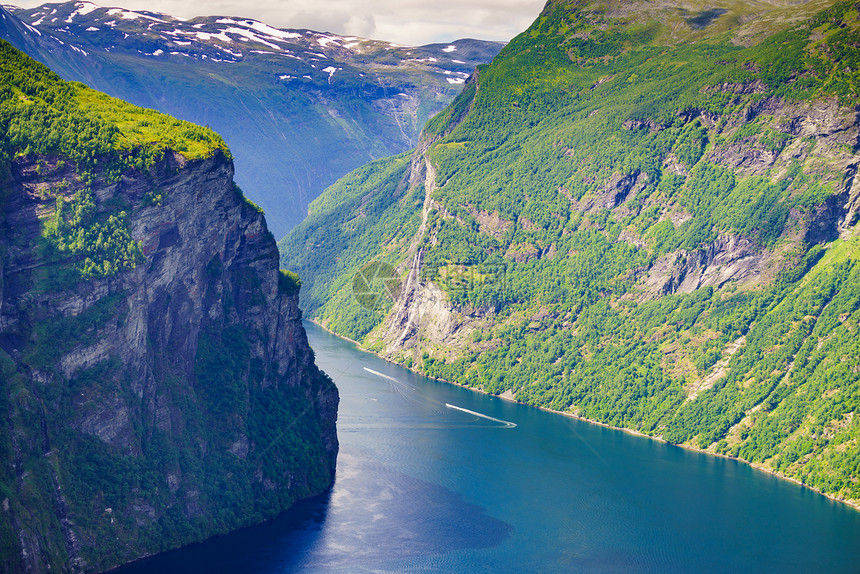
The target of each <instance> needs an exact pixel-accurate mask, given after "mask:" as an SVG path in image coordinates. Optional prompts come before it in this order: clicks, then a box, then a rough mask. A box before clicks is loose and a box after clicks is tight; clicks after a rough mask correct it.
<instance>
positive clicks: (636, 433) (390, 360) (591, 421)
mask: <svg viewBox="0 0 860 574" xmlns="http://www.w3.org/2000/svg"><path fill="white" fill-rule="evenodd" d="M308 320H309V321H310V322H311V323H313V324H314V325H316V326H318V327H320V328H321V329H323V330H325V331H326V332H328V333H331V334H332V335H334V336H335V337H338V338H339V339H343V340H344V341H349V342H350V343H353V344H354V345H355V346H356V347H358V348H359V349H361V350H362V351H364V352H366V353H371V354H373V355H376V356H377V357H379V358H380V359H382V360H384V361H386V362H388V363H391V364H394V365H397V366H399V367H402V368H404V369H406V370H408V371H412V372H413V373H415V374H417V375H421V376H422V377H427V378H428V379H433V380H434V381H439V382H441V383H448V384H449V385H454V386H457V387H460V388H462V389H466V390H469V391H473V392H476V393H480V394H482V395H488V396H494V397H499V398H500V399H502V400H505V401H509V402H512V403H516V404H519V405H524V406H527V407H531V408H537V409H538V410H541V411H545V412H547V413H553V414H557V415H562V416H565V417H568V418H572V419H576V420H579V421H582V422H586V423H589V424H593V425H597V426H601V427H604V428H608V429H612V430H617V431H621V432H624V433H627V434H629V435H633V436H638V437H642V438H646V439H649V440H655V441H657V442H661V443H664V444H671V445H673V446H677V447H679V448H683V449H686V450H690V451H695V452H699V453H702V454H705V455H710V456H716V457H720V458H726V459H729V460H735V461H738V462H742V463H744V464H748V465H749V466H751V467H752V468H754V469H756V470H759V471H761V472H764V473H767V474H770V475H772V476H775V477H777V478H780V479H783V480H787V481H789V482H793V483H795V484H797V485H798V486H801V487H803V488H808V489H809V490H812V491H813V492H816V493H818V494H820V495H822V496H824V497H826V498H829V499H830V500H833V501H835V502H841V503H843V504H846V505H848V506H850V507H851V508H854V509H855V510H857V511H860V502H858V501H856V500H849V499H845V498H842V497H840V496H836V495H833V494H830V493H827V492H823V491H822V490H820V489H818V488H815V487H813V486H809V485H808V484H805V483H804V482H802V481H800V480H798V479H796V478H794V477H792V476H787V475H785V474H784V473H782V472H779V471H777V470H774V469H770V468H767V467H766V466H764V465H761V464H758V463H754V462H750V461H748V460H744V459H743V458H740V457H736V456H730V455H725V454H721V453H718V452H714V451H712V450H708V449H703V448H699V447H697V446H695V445H692V444H688V443H681V444H676V443H670V442H669V441H667V440H665V439H663V438H662V437H660V436H653V435H649V434H646V433H643V432H641V431H637V430H635V429H630V428H626V427H619V426H614V425H611V424H608V423H604V422H601V421H598V420H595V419H590V418H586V417H583V416H580V415H577V414H574V413H571V412H567V411H558V410H554V409H550V408H547V407H541V406H535V405H530V404H528V403H524V402H522V401H518V400H517V399H516V398H514V397H513V396H512V393H510V392H505V393H499V394H495V393H489V392H487V391H484V390H482V389H478V388H475V387H470V386H468V385H463V384H460V383H457V382H455V381H449V380H447V379H443V378H439V377H434V376H432V375H428V374H426V373H424V372H423V371H421V370H420V369H418V368H415V367H414V366H410V365H407V364H405V363H400V362H398V361H396V360H394V359H393V358H391V357H390V356H388V355H385V354H383V353H380V352H377V351H372V350H370V349H367V348H365V347H364V346H362V344H361V343H359V342H358V341H356V340H354V339H350V338H349V337H345V336H343V335H339V334H338V333H336V332H335V331H333V330H331V329H329V328H328V327H326V326H325V325H324V324H322V323H321V322H320V321H319V320H318V319H308Z"/></svg>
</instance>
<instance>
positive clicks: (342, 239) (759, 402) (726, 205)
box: [281, 0, 860, 502]
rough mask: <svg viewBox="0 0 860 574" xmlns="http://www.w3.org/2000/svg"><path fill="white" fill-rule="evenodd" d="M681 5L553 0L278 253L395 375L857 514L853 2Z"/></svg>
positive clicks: (322, 314)
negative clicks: (513, 403)
mask: <svg viewBox="0 0 860 574" xmlns="http://www.w3.org/2000/svg"><path fill="white" fill-rule="evenodd" d="M694 4H696V3H686V4H684V6H685V7H686V8H681V7H678V6H677V5H673V4H672V3H670V2H658V3H651V2H632V3H628V2H624V3H622V2H573V1H565V0H550V2H549V3H548V4H547V6H546V8H545V9H544V11H543V12H542V14H541V15H540V17H539V18H538V20H537V21H536V22H535V23H534V24H533V25H532V27H531V28H530V29H529V30H527V31H526V32H524V33H523V34H521V35H520V36H518V37H517V38H515V39H514V40H513V41H512V42H511V43H510V44H509V45H508V46H507V47H506V48H505V49H504V50H503V51H502V52H501V54H500V55H499V56H498V57H496V59H495V60H494V61H493V62H492V63H491V64H490V65H487V66H479V68H478V71H477V72H476V74H475V75H474V77H473V78H471V79H470V81H469V82H468V83H467V86H466V88H465V90H464V92H463V94H462V95H461V96H459V97H458V99H457V100H455V102H454V103H453V104H452V105H451V106H449V107H448V108H447V109H446V110H445V111H444V112H442V113H440V114H439V115H438V116H436V117H435V118H434V119H432V120H431V121H430V122H429V123H428V125H427V127H426V129H425V133H424V134H423V137H422V141H421V143H420V144H419V147H418V149H417V150H416V151H415V152H414V154H412V155H406V156H398V157H394V158H389V159H385V160H380V161H378V162H376V163H373V164H370V165H368V166H366V167H364V168H362V169H360V170H357V171H355V172H353V173H352V174H350V175H348V176H346V177H345V178H343V179H341V180H340V181H339V182H338V183H337V184H335V185H334V186H332V187H331V188H329V189H328V190H327V191H326V192H325V193H324V194H323V195H322V196H321V197H320V198H319V199H318V200H317V201H316V202H314V203H313V204H312V205H311V208H310V212H311V214H310V216H309V218H308V219H307V220H306V221H305V222H304V223H303V224H302V225H301V226H299V227H298V228H297V229H295V230H294V231H293V232H292V233H291V234H290V235H289V236H288V237H287V239H286V240H285V241H284V242H282V244H281V250H282V254H283V258H282V262H283V263H284V264H285V265H286V266H289V267H290V268H292V269H296V270H298V271H299V273H300V275H301V276H302V278H303V280H304V282H305V287H304V289H305V291H304V295H303V297H304V299H303V302H304V306H305V308H306V316H308V317H311V318H314V319H315V320H318V321H320V322H321V323H322V324H324V325H326V326H328V327H329V328H331V329H333V330H335V331H336V332H338V333H340V334H342V335H345V336H348V337H351V338H354V339H357V340H359V341H360V342H361V343H362V344H363V345H364V346H365V347H367V348H370V349H373V350H375V351H378V352H380V353H382V354H383V355H384V356H387V357H390V358H392V359H393V360H396V361H398V362H401V363H404V364H406V365H408V366H410V367H412V368H414V369H417V370H419V371H422V372H424V373H427V374H429V375H432V376H436V377H440V378H444V379H447V380H450V381H454V382H457V383H459V384H463V385H468V386H471V387H475V388H479V389H482V390H484V391H486V392H490V393H496V394H502V393H504V394H505V395H506V396H513V397H516V399H517V400H520V401H523V402H526V403H529V404H532V405H537V406H542V407H549V408H552V409H555V410H558V411H563V412H566V413H571V414H575V415H578V416H582V417H586V418H589V419H593V420H596V421H600V422H603V423H607V424H611V425H615V426H620V427H625V428H630V429H635V430H638V431H641V432H643V433H646V434H649V435H652V436H655V437H662V438H663V439H665V440H667V441H670V442H673V443H679V444H684V445H689V446H692V447H695V448H701V449H706V450H708V451H709V452H714V453H720V454H726V455H730V456H736V457H740V458H742V459H744V460H747V461H750V462H752V463H754V464H757V465H761V466H762V467H764V468H767V469H769V470H772V471H775V472H778V473H781V474H783V475H785V476H789V477H793V478H796V479H799V480H801V481H803V482H804V483H806V484H808V485H811V486H813V487H815V488H817V489H819V490H821V491H823V492H825V493H828V494H830V495H833V496H836V497H841V498H845V499H850V500H853V501H855V502H856V501H858V500H860V487H858V486H857V481H858V478H860V444H858V439H860V422H858V421H857V420H855V413H856V411H857V407H858V403H860V353H858V350H860V349H858V345H860V343H858V339H857V337H856V332H857V329H858V328H860V314H858V313H857V309H858V306H860V265H858V255H860V237H858V236H857V233H856V227H855V224H856V222H857V207H858V200H860V188H858V185H857V180H856V173H857V165H858V163H860V154H858V150H860V121H858V112H857V102H858V96H860V49H858V45H860V16H858V5H857V3H855V2H838V3H836V2H822V1H819V2H801V3H792V4H790V5H789V4H785V5H782V4H781V3H756V4H751V3H735V2H715V3H713V4H708V5H707V6H706V5H704V4H701V8H700V9H692V8H691V5H694ZM373 261H383V262H386V263H388V264H391V265H392V267H394V268H395V269H396V271H395V273H394V276H393V277H392V278H390V279H389V278H387V275H385V276H379V273H378V270H379V269H380V268H379V266H376V267H374V264H371V262H373ZM359 271H363V273H362V275H361V276H359V278H360V279H361V281H367V280H369V281H371V282H373V281H376V283H377V284H385V285H386V287H388V289H387V290H386V291H385V296H380V297H378V298H377V299H375V300H374V301H373V304H372V305H368V304H367V298H366V297H365V298H356V297H355V296H354V294H353V292H354V290H355V287H356V285H358V286H359V287H362V286H363V285H364V284H363V283H361V281H357V280H354V278H356V277H357V276H356V273H357V272H359ZM389 293H390V294H391V295H389ZM368 307H370V308H368Z"/></svg>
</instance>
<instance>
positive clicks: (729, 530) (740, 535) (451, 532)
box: [121, 324, 860, 574]
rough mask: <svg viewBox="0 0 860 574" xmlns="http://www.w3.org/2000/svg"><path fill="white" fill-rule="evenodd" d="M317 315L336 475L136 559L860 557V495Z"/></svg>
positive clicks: (320, 561) (548, 565)
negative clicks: (541, 406) (283, 508)
mask: <svg viewBox="0 0 860 574" xmlns="http://www.w3.org/2000/svg"><path fill="white" fill-rule="evenodd" d="M307 328H308V334H309V337H310V340H311V345H312V346H313V348H314V350H315V351H316V354H317V362H318V364H319V365H320V367H322V368H323V370H325V371H326V372H327V373H329V374H330V375H331V376H332V378H333V379H334V380H335V382H336V383H337V385H338V387H339V388H340V392H341V407H340V418H339V422H338V427H339V437H340V441H341V452H340V456H339V458H338V469H337V480H336V483H335V486H334V488H333V490H332V491H331V493H330V494H328V495H326V496H324V497H321V498H319V499H316V500H312V501H307V502H305V503H302V504H300V505H299V506H298V507H297V508H295V509H294V510H292V511H291V512H289V513H287V514H286V515H284V516H282V517H281V518H279V519H277V520H275V521H272V522H270V523H268V524H265V525H262V526H259V527H255V528H250V529H246V530H243V531H241V532H237V533H235V534H231V535H229V536H225V537H221V538H218V539H215V540H212V541H210V542H207V543H204V544H200V545H196V546H193V547H190V548H186V549H182V550H179V551H176V552H172V553H168V554H165V555H162V556H159V557H156V558H154V559H150V560H146V561H142V562H140V563H138V564H135V565H133V566H131V567H129V568H126V569H124V570H122V571H121V572H122V573H123V574H131V573H138V572H152V571H158V572H253V573H260V574H263V573H266V574H268V573H278V572H350V573H352V572H458V573H459V572H858V571H860V512H857V511H855V510H853V509H851V508H848V507H846V506H844V505H841V504H837V503H834V502H832V501H830V500H828V499H826V498H824V497H823V496H820V495H818V494H816V493H814V492H812V491H810V490H808V489H805V488H802V487H799V486H797V485H794V484H792V483H789V482H786V481H783V480H779V479H776V478H774V477H772V476H769V475H767V474H765V473H762V472H759V471H756V470H754V469H752V468H750V467H749V466H747V465H745V464H740V463H737V462H735V461H731V460H726V459H722V458H715V457H711V456H706V455H702V454H699V453H695V452H689V451H685V450H683V449H680V448H677V447H673V446H669V445H665V444H662V443H658V442H656V441H651V440H648V439H645V438H641V437H635V436H631V435H628V434H625V433H622V432H619V431H614V430H610V429H606V428H602V427H598V426H594V425H589V424H587V423H582V422H580V421H576V420H572V419H569V418H566V417H563V416H559V415H555V414H551V413H546V412H542V411H539V410H536V409H532V408H528V407H524V406H522V405H516V404H512V403H508V402H505V401H502V400H500V399H498V398H494V397H487V396H484V395H480V394H477V393H474V392H471V391H468V390H464V389H460V388H458V387H454V386H452V385H447V384H444V383H439V382H436V381H432V380H428V379H425V378H423V377H418V376H416V375H413V374H412V373H409V372H408V371H405V370H403V369H400V368H398V367H396V366H393V365H389V364H387V363H385V362H384V361H381V360H379V359H377V358H376V357H374V356H372V355H368V354H366V353H362V352H360V351H357V350H356V349H355V348H354V346H353V345H351V344H349V343H346V342H344V341H342V340H340V339H337V338H335V337H333V336H331V335H329V334H327V333H325V332H324V331H322V330H321V329H319V328H317V327H315V326H313V325H310V324H309V325H307ZM367 369H370V370H371V371H375V373H374V372H370V371H368V370H367ZM446 404H449V405H454V406H458V407H460V408H461V409H468V410H472V411H475V412H478V413H481V414H483V415H485V416H486V417H492V418H495V419H498V420H499V421H510V422H512V423H516V425H517V426H516V427H513V428H511V427H510V426H509V425H505V424H503V423H500V422H497V421H492V420H489V419H487V418H484V417H478V416H474V415H471V414H469V413H466V412H463V411H461V410H455V409H451V408H449V407H447V406H446Z"/></svg>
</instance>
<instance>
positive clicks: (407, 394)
mask: <svg viewBox="0 0 860 574" xmlns="http://www.w3.org/2000/svg"><path fill="white" fill-rule="evenodd" d="M362 368H363V369H364V370H365V371H367V372H368V373H371V374H373V375H376V376H377V377H381V378H383V379H385V380H386V381H388V382H389V384H390V385H391V387H392V389H393V390H394V392H396V393H397V394H398V395H399V396H400V397H401V398H403V399H404V400H406V401H408V402H411V403H418V402H428V403H430V404H437V405H438V404H440V403H437V402H436V401H434V400H432V399H428V398H426V397H421V396H419V395H418V394H417V393H416V391H418V389H417V388H416V387H413V386H411V385H407V384H405V383H403V382H401V381H398V380H397V379H395V378H394V377H390V376H388V375H386V374H384V373H380V372H379V371H374V370H373V369H369V368H367V367H362ZM445 406H446V407H447V408H449V409H453V410H455V411H460V412H463V413H466V414H470V415H472V416H475V417H478V418H482V419H485V420H488V421H491V422H494V423H498V424H500V425H502V426H501V427H495V428H509V429H512V428H514V427H516V426H517V425H516V423H512V422H509V421H503V420H502V419H497V418H494V417H491V416H489V415H485V414H482V413H478V412H475V411H470V410H469V409H464V408H463V407H458V406H457V405H450V404H448V403H445ZM435 413H436V414H441V412H440V411H435ZM439 428H443V427H439ZM446 428H447V427H446Z"/></svg>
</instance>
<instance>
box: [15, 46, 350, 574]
mask: <svg viewBox="0 0 860 574" xmlns="http://www.w3.org/2000/svg"><path fill="white" fill-rule="evenodd" d="M0 56H2V58H0V63H2V66H0V73H2V74H3V78H4V86H5V90H6V91H5V92H3V95H4V99H3V100H2V102H0V103H2V105H0V118H2V125H3V129H4V138H3V140H2V141H3V152H4V156H5V158H4V159H5V163H4V171H5V175H4V180H3V186H2V198H0V266H2V275H0V277H2V282H0V374H2V377H0V385H2V386H0V391H2V392H0V420H2V426H1V427H0V428H2V430H0V453H2V454H0V498H2V510H0V564H2V567H0V569H2V570H4V571H13V572H14V571H47V570H49V569H50V570H52V571H66V570H71V571H99V570H104V569H107V568H110V567H112V566H116V565H118V564H122V563H125V562H128V561H131V560H134V559H136V558H139V557H142V556H145V555H148V554H152V553H155V552H159V551H163V550H166V549H169V548H174V547H177V546H179V545H182V544H187V543H191V542H194V541H198V540H202V539H204V538H207V537H209V536H212V535H215V534H220V533H224V532H227V531H230V530H233V529H236V528H239V527H242V526H245V525H249V524H254V523H257V522H260V521H262V520H265V519H267V518H270V517H273V516H275V515H277V514H278V513H280V512H282V511H284V510H286V509H287V508H289V507H290V506H291V505H292V503H293V502H295V501H296V500H299V499H301V498H305V497H309V496H313V495H316V494H319V493H321V492H323V491H324V490H325V489H326V488H328V487H329V486H330V484H331V482H332V479H333V476H334V466H335V457H336V454H337V437H336V433H335V420H336V416H337V404H338V395H337V390H336V388H335V387H334V385H333V383H332V382H331V380H330V379H328V377H327V376H326V375H324V374H323V373H322V372H320V371H319V370H318V369H317V367H316V366H315V364H314V359H313V352H312V351H311V349H310V348H309V346H308V343H307V339H306V336H305V332H304V329H303V327H302V324H301V311H300V310H299V308H298V289H299V284H298V282H297V280H296V278H295V276H293V275H292V274H290V273H288V272H284V271H279V269H278V251H277V248H276V245H275V241H274V238H273V237H272V235H271V233H269V232H268V230H267V227H266V222H265V219H264V217H263V214H262V213H261V212H260V211H259V208H257V207H256V206H255V205H253V204H252V203H250V202H249V201H247V200H246V199H245V198H244V197H243V195H242V193H241V191H240V190H239V189H238V187H236V185H235V184H234V183H233V164H232V161H231V159H230V157H229V154H228V152H227V151H226V148H224V146H223V142H221V141H220V138H217V136H215V135H214V134H213V133H212V132H209V131H208V130H205V129H203V128H197V127H196V126H192V125H190V124H185V123H183V122H176V121H175V120H172V118H168V117H166V116H161V115H160V114H156V113H154V112H147V111H143V110H139V109H137V108H133V107H131V106H127V105H123V104H122V102H118V101H115V100H111V99H110V98H106V97H104V96H102V95H99V94H96V93H94V92H91V91H89V90H87V89H85V88H83V87H81V86H79V85H78V86H74V85H69V84H65V83H63V82H62V81H61V80H59V78H57V77H56V76H54V75H53V74H51V73H50V72H49V71H47V70H46V69H45V68H43V67H42V66H40V65H38V64H36V63H35V62H32V61H31V60H29V59H27V58H26V57H24V56H22V55H20V54H17V53H16V52H15V51H14V50H12V49H11V48H10V47H9V46H8V44H3V45H0ZM82 104H86V105H82ZM89 133H93V134H101V136H102V137H101V140H102V141H103V143H104V144H105V145H104V146H102V147H99V146H98V145H96V144H94V143H93V142H94V141H96V140H98V139H99V138H98V137H87V134H89ZM140 139H143V141H145V142H146V143H144V144H139V145H137V144H135V145H132V144H133V143H134V142H135V141H138V140H140ZM170 147H174V148H181V149H183V150H185V151H184V153H179V152H176V151H173V150H172V149H170ZM96 152H99V153H96Z"/></svg>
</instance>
